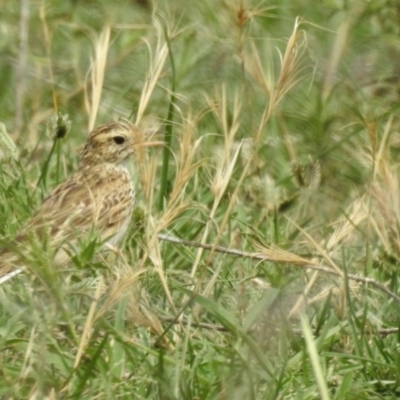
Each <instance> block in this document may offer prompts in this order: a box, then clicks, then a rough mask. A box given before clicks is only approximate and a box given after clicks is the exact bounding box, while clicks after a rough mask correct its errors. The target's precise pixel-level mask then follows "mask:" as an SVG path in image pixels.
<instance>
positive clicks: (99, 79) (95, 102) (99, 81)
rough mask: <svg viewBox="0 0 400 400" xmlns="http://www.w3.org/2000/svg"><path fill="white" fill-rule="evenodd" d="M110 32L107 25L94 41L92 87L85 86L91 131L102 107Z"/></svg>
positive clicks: (91, 66)
mask: <svg viewBox="0 0 400 400" xmlns="http://www.w3.org/2000/svg"><path fill="white" fill-rule="evenodd" d="M110 32H111V29H110V26H108V25H106V26H105V27H104V28H103V31H102V32H101V34H100V36H99V37H98V38H94V39H93V44H94V50H95V57H94V59H92V60H91V64H90V72H89V73H88V76H89V75H90V82H91V85H87V84H85V106H86V111H87V113H88V115H89V127H88V129H89V131H91V130H92V129H93V127H94V124H95V121H96V117H97V112H98V110H99V106H100V100H101V92H102V90H103V83H104V76H105V71H106V63H107V53H108V47H109V43H110ZM87 79H88V78H87ZM88 86H89V87H91V89H92V90H91V96H89V94H88V92H87V87H88ZM90 97H91V98H90Z"/></svg>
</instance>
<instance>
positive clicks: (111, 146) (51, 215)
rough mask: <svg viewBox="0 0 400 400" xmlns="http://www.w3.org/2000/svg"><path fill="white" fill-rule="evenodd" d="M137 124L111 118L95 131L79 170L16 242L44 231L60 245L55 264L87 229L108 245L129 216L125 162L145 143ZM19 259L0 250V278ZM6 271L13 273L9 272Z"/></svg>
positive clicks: (131, 200)
mask: <svg viewBox="0 0 400 400" xmlns="http://www.w3.org/2000/svg"><path fill="white" fill-rule="evenodd" d="M155 144H160V143H159V142H145V141H143V135H142V134H141V132H140V131H139V129H138V128H137V127H135V126H134V125H132V124H131V123H129V122H128V121H119V122H110V123H107V124H104V125H101V126H99V127H97V128H96V129H94V130H93V131H92V132H91V133H90V134H89V137H88V139H87V142H86V144H85V147H84V149H83V151H82V153H81V160H80V165H79V170H78V172H76V173H75V174H73V175H72V176H71V177H70V178H69V179H67V180H66V181H64V182H63V183H61V184H60V185H58V186H57V187H56V188H55V189H54V190H53V191H52V192H51V193H50V194H49V196H48V197H47V198H46V199H45V200H44V201H43V203H42V204H41V205H40V207H39V208H38V210H37V211H36V213H35V214H34V216H33V217H32V219H31V221H30V222H29V223H28V225H27V227H26V228H25V229H24V231H23V232H21V233H20V234H19V235H18V236H17V238H16V240H15V243H16V247H18V246H19V247H20V248H22V247H23V246H21V245H23V244H24V243H25V242H26V241H27V237H28V236H29V235H31V234H32V233H34V234H35V236H36V237H37V238H38V239H39V240H40V239H41V238H43V237H44V235H47V237H48V238H49V240H50V244H51V245H52V246H53V247H54V248H55V249H57V248H59V250H58V251H57V253H56V257H55V263H56V264H63V263H64V262H65V261H67V259H68V255H67V252H66V251H65V249H64V248H67V247H66V246H68V247H71V246H74V245H76V244H78V239H79V237H82V236H83V237H85V235H86V236H87V235H88V234H89V233H90V232H91V231H92V230H94V231H95V232H96V233H99V235H100V238H101V240H102V241H105V243H107V244H108V245H112V246H114V245H116V244H118V243H119V242H120V241H121V240H122V239H123V237H124V235H125V233H126V231H127V228H128V225H129V222H130V220H131V216H132V211H133V206H134V202H135V189H134V186H133V182H132V178H131V176H130V173H129V171H128V168H127V162H128V160H129V158H130V156H131V155H132V154H133V153H134V150H135V147H136V146H150V145H155ZM20 267H21V262H20V261H19V260H18V256H17V255H16V254H15V253H12V252H10V251H9V250H8V249H3V250H2V251H1V252H0V282H1V281H2V279H1V277H5V276H6V275H7V274H8V273H10V272H11V271H13V270H14V269H15V268H20ZM11 275H13V273H12V272H11ZM6 279H7V278H3V281H5V280H6Z"/></svg>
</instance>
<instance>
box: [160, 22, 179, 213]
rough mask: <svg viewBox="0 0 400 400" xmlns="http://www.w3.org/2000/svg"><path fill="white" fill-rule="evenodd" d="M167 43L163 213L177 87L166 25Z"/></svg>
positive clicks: (161, 198)
mask: <svg viewBox="0 0 400 400" xmlns="http://www.w3.org/2000/svg"><path fill="white" fill-rule="evenodd" d="M163 28H164V29H163V31H164V37H165V42H166V43H167V46H168V55H169V60H170V63H171V97H170V102H169V108H168V116H167V126H166V127H165V135H164V142H165V146H164V149H163V160H162V167H161V180H160V194H159V196H160V197H159V202H158V209H159V210H160V211H161V210H162V209H163V208H164V200H165V199H166V198H167V196H168V193H167V186H168V169H169V158H170V155H171V143H172V122H173V120H174V110H175V102H176V95H175V90H176V89H175V85H176V76H175V62H174V56H173V53H172V49H171V40H170V38H169V36H168V32H167V29H166V27H165V25H164V26H163Z"/></svg>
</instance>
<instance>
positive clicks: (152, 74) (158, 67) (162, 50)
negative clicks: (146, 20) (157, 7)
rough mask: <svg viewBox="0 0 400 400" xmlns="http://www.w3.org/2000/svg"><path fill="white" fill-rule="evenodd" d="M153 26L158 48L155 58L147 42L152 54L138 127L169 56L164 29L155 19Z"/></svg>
mask: <svg viewBox="0 0 400 400" xmlns="http://www.w3.org/2000/svg"><path fill="white" fill-rule="evenodd" d="M153 25H154V27H155V29H156V32H157V46H156V49H155V53H154V56H152V49H151V45H150V44H149V43H148V42H147V41H146V44H147V47H148V49H149V53H150V66H149V69H148V73H147V76H146V80H145V84H144V87H143V90H142V94H141V96H140V100H139V106H138V111H137V115H136V122H135V124H136V125H139V124H140V121H141V119H142V117H143V115H144V112H145V110H146V107H147V104H148V103H149V100H150V97H151V94H152V93H153V91H154V88H155V87H156V84H157V83H158V81H159V79H160V75H161V72H162V70H163V68H164V64H165V60H166V59H167V56H168V45H167V43H165V40H164V33H163V27H162V24H161V22H160V21H159V20H157V19H156V18H153Z"/></svg>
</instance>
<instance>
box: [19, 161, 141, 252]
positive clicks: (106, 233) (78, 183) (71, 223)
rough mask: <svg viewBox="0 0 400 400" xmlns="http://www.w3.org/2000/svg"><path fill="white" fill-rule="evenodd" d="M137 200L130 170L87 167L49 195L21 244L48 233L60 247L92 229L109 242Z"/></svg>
mask: <svg viewBox="0 0 400 400" xmlns="http://www.w3.org/2000/svg"><path fill="white" fill-rule="evenodd" d="M105 172H107V173H105ZM133 197H134V193H133V186H132V184H131V178H130V176H129V173H128V172H127V171H124V170H122V169H121V168H112V167H111V166H110V169H109V170H108V171H104V165H101V166H94V167H91V168H86V169H84V170H82V171H80V172H77V173H75V174H74V175H72V176H71V177H70V179H68V180H67V181H65V182H63V183H61V184H60V185H59V186H57V187H56V188H55V189H54V190H53V191H52V192H51V193H50V194H49V196H48V197H47V198H46V199H45V200H44V201H43V203H42V204H41V206H40V207H39V209H38V210H37V212H36V213H35V215H34V216H33V218H32V220H31V221H30V223H29V224H28V226H27V228H26V229H25V231H24V232H23V233H22V235H19V236H18V237H17V241H21V240H22V239H23V236H25V235H26V234H27V233H30V232H34V233H35V234H36V235H37V236H38V237H39V238H40V237H41V236H42V235H43V234H47V235H48V237H49V239H50V241H51V243H52V244H54V245H58V244H61V243H64V242H68V241H71V240H75V239H76V238H77V236H78V237H79V236H80V235H87V234H88V233H89V232H90V231H91V230H92V229H93V230H94V231H96V232H99V233H100V237H101V239H107V238H109V237H111V236H113V235H115V234H116V233H117V232H118V231H119V230H120V229H121V228H122V227H123V226H124V225H125V224H126V222H127V221H129V220H130V216H131V211H132V206H133Z"/></svg>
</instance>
